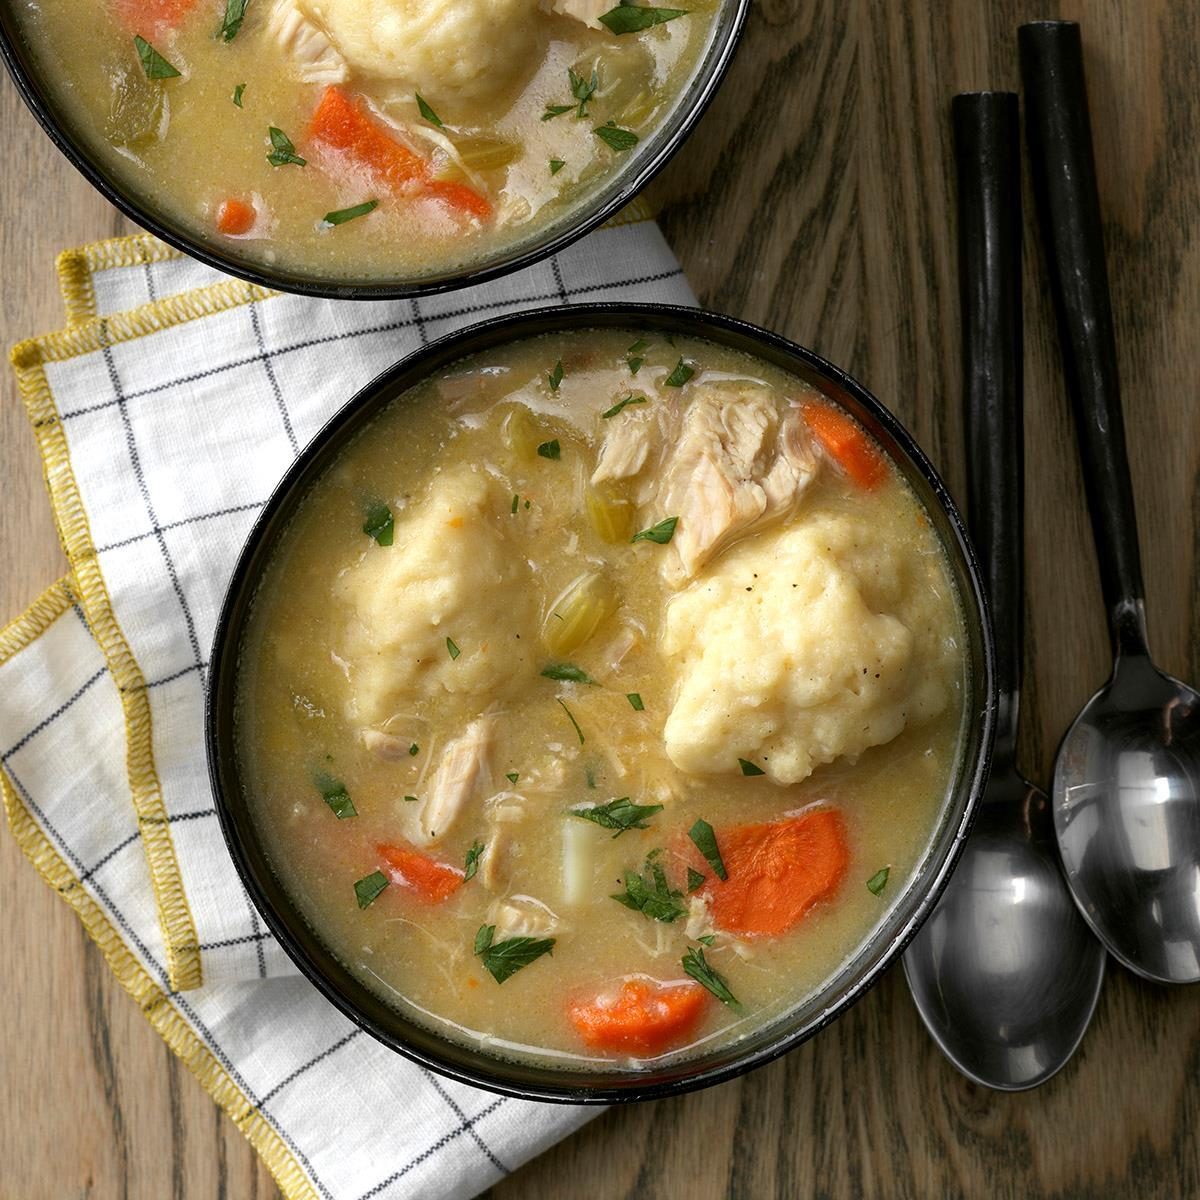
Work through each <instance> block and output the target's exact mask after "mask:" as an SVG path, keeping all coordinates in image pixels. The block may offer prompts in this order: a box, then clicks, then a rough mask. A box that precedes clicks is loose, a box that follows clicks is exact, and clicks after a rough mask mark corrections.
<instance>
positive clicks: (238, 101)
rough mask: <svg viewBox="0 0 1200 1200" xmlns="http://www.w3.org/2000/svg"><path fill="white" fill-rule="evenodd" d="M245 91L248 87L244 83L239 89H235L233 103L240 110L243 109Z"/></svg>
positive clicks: (238, 86) (240, 84) (239, 85)
mask: <svg viewBox="0 0 1200 1200" xmlns="http://www.w3.org/2000/svg"><path fill="white" fill-rule="evenodd" d="M245 90H246V85H245V84H244V83H239V84H238V85H237V87H235V88H234V89H233V102H234V104H236V105H237V106H238V108H241V107H242V93H243V92H244V91H245Z"/></svg>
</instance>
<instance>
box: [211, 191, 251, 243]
mask: <svg viewBox="0 0 1200 1200" xmlns="http://www.w3.org/2000/svg"><path fill="white" fill-rule="evenodd" d="M257 219H258V214H257V213H256V212H255V211H254V205H253V204H247V203H246V201H245V200H239V199H238V198H237V197H236V196H230V198H229V199H228V200H222V201H221V204H220V207H219V208H218V209H217V229H218V231H219V232H221V233H227V234H231V235H233V236H235V237H236V236H237V235H238V234H239V233H249V232H250V230H251V229H253V228H254V222H255V221H256V220H257Z"/></svg>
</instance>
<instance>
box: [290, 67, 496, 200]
mask: <svg viewBox="0 0 1200 1200" xmlns="http://www.w3.org/2000/svg"><path fill="white" fill-rule="evenodd" d="M308 136H309V137H310V138H311V139H312V140H313V141H314V142H316V143H317V144H318V145H319V146H323V147H325V148H326V149H329V150H336V151H338V152H340V153H342V154H345V155H346V156H347V157H348V158H350V159H351V160H352V161H354V162H355V163H357V164H358V165H359V166H360V167H362V168H364V169H365V170H367V171H369V172H370V174H371V175H373V176H374V177H375V178H376V179H377V180H378V181H379V182H380V184H382V185H384V186H386V187H387V188H388V189H389V190H391V191H393V192H397V193H401V194H403V193H411V192H413V191H417V192H422V193H424V194H426V195H430V196H436V197H437V198H438V199H439V200H441V201H442V202H443V203H444V204H446V205H447V207H449V208H452V209H454V210H456V211H458V212H461V213H467V214H470V215H471V216H475V217H481V218H482V217H488V216H490V215H491V212H492V206H491V205H490V204H489V203H488V201H487V199H486V198H485V197H484V196H481V195H480V194H479V193H478V192H477V191H475V189H474V188H471V187H468V186H467V185H466V184H464V183H451V182H449V181H444V180H436V179H433V178H431V167H430V163H429V160H428V159H426V158H422V157H421V156H420V155H419V154H416V153H414V152H413V151H412V150H410V149H409V148H408V147H407V146H405V145H403V144H402V143H401V142H398V141H396V139H395V138H394V137H392V136H391V134H390V133H389V132H388V129H387V127H386V126H385V125H383V124H382V123H381V122H380V121H378V120H377V119H376V118H375V117H374V116H372V115H371V113H370V111H369V110H368V109H367V107H366V105H365V104H363V103H362V101H360V100H357V99H355V98H354V97H353V96H350V95H347V93H346V92H344V91H343V90H342V89H341V88H339V87H335V86H332V85H331V86H330V87H327V88H326V89H325V91H324V92H323V93H322V94H321V99H320V102H319V103H318V104H317V108H316V111H315V112H314V113H313V119H312V124H311V125H309V128H308Z"/></svg>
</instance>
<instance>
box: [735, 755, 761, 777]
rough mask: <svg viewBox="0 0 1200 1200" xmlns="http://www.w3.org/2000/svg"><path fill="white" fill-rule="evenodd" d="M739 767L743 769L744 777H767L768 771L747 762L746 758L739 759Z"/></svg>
mask: <svg viewBox="0 0 1200 1200" xmlns="http://www.w3.org/2000/svg"><path fill="white" fill-rule="evenodd" d="M738 766H739V767H741V768H742V774H743V775H765V774H766V771H764V770H763V769H762V767H756V766H755V765H754V763H752V762H747V761H746V759H744V758H739V759H738Z"/></svg>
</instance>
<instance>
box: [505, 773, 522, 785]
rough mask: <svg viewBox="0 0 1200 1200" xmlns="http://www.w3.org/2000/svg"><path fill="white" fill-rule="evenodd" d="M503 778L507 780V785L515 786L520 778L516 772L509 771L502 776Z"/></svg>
mask: <svg viewBox="0 0 1200 1200" xmlns="http://www.w3.org/2000/svg"><path fill="white" fill-rule="evenodd" d="M504 778H505V779H507V780H508V782H509V783H511V784H513V785H514V786H515V785H516V782H517V780H518V779H520V778H521V776H520V774H519V773H518V772H517V771H509V772H508V774H507V775H505V776H504Z"/></svg>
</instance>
